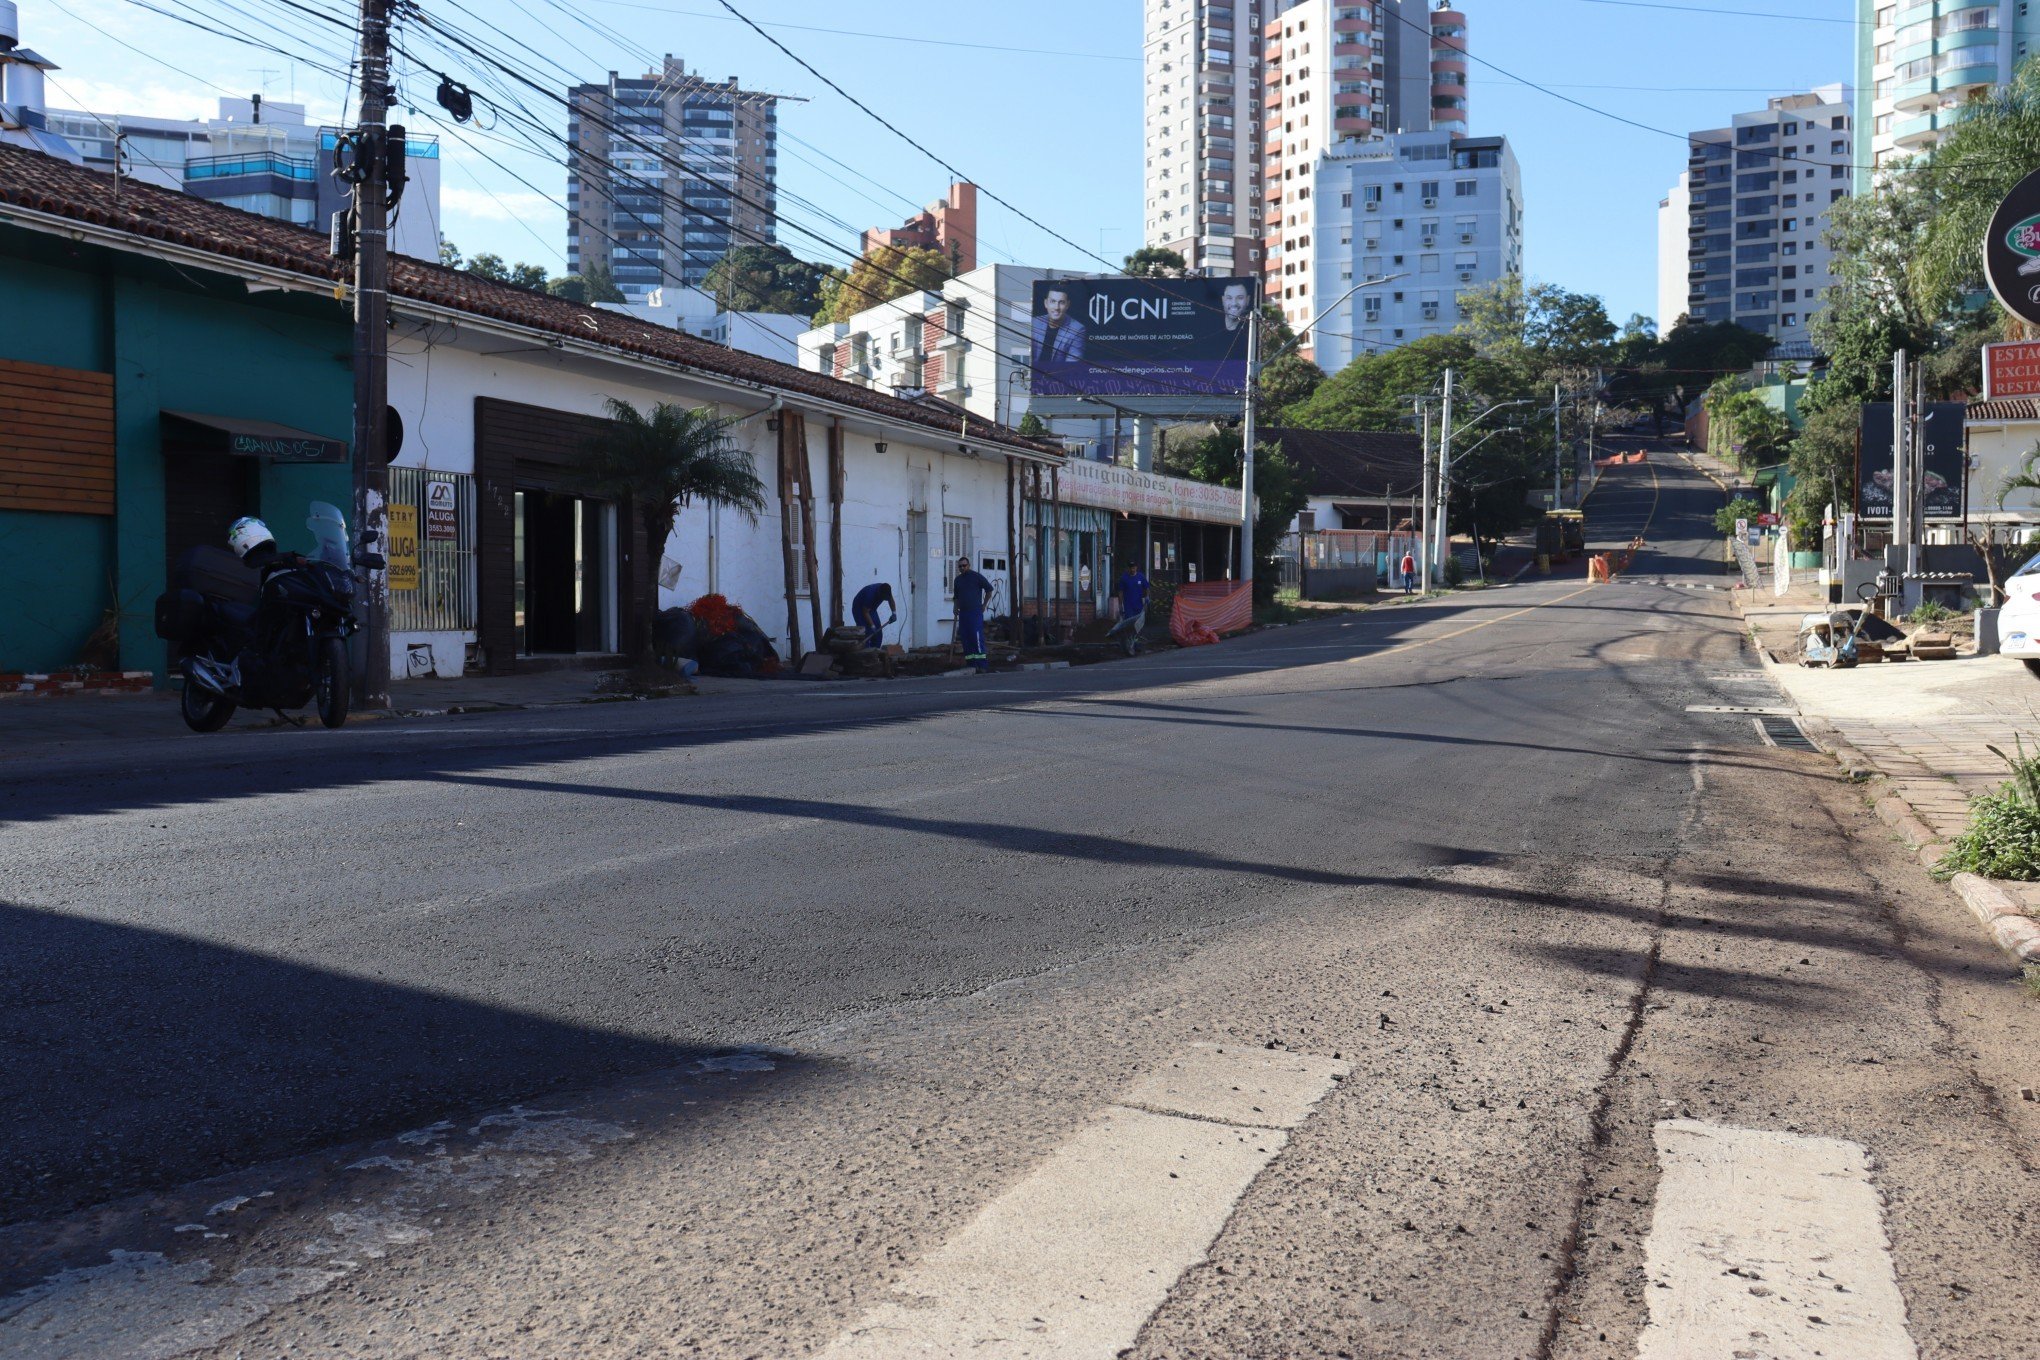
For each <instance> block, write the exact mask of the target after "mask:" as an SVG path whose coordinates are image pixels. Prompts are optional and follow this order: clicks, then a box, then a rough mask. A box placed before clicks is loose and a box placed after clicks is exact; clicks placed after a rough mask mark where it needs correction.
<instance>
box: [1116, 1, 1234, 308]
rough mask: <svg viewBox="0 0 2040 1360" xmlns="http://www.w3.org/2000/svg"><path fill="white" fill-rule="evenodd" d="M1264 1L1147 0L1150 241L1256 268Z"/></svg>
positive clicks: (1204, 261) (1228, 266) (1199, 267)
mask: <svg viewBox="0 0 2040 1360" xmlns="http://www.w3.org/2000/svg"><path fill="white" fill-rule="evenodd" d="M1262 6H1263V0H1146V19H1145V25H1144V29H1143V33H1144V35H1145V42H1144V44H1143V46H1142V52H1143V54H1144V57H1143V67H1144V80H1145V88H1146V103H1145V107H1144V110H1143V115H1142V124H1143V128H1144V132H1143V142H1144V146H1143V152H1144V156H1145V166H1146V170H1145V187H1146V194H1145V219H1146V230H1145V232H1144V233H1143V235H1144V239H1145V240H1146V242H1147V244H1149V245H1151V246H1166V247H1167V248H1169V249H1171V250H1175V251H1179V252H1181V254H1182V256H1183V258H1184V260H1186V261H1187V262H1188V263H1189V265H1190V268H1191V269H1192V270H1195V271H1197V272H1199V273H1211V274H1234V273H1246V272H1249V271H1250V270H1252V269H1253V268H1254V267H1255V264H1256V263H1257V260H1256V255H1255V252H1256V251H1257V249H1258V248H1259V237H1260V235H1261V74H1260V73H1261V15H1262V12H1263V10H1262Z"/></svg>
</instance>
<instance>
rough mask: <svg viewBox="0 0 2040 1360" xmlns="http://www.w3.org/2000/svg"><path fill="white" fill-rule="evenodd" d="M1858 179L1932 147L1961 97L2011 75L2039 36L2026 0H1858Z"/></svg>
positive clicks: (1862, 183)
mask: <svg viewBox="0 0 2040 1360" xmlns="http://www.w3.org/2000/svg"><path fill="white" fill-rule="evenodd" d="M1856 17H1857V21H1858V27H1857V29H1856V81H1855V85H1856V89H1855V108H1854V110H1853V113H1854V117H1855V137H1854V149H1855V150H1854V154H1855V164H1856V171H1855V175H1856V185H1857V187H1858V188H1859V189H1865V188H1867V187H1868V185H1869V176H1870V174H1871V171H1872V170H1873V169H1874V168H1875V167H1877V166H1882V165H1887V164H1889V163H1890V162H1891V161H1893V160H1896V159H1899V158H1901V157H1905V156H1911V155H1915V154H1917V153H1919V152H1921V151H1924V150H1926V149H1927V148H1928V147H1931V146H1933V145H1934V144H1935V143H1936V142H1938V141H1939V140H1940V138H1941V134H1942V133H1944V132H1946V131H1947V129H1948V128H1949V127H1950V126H1952V125H1953V124H1954V122H1955V120H1956V118H1957V117H1959V111H1960V109H1961V107H1962V105H1963V104H1964V103H1966V102H1967V101H1968V100H1970V99H1971V98H1973V97H1975V96H1976V95H1978V94H1981V93H1983V92H1985V91H1988V90H1990V89H1991V88H1993V87H1994V86H1998V85H2002V84H2004V83H2006V82H2007V81H2009V80H2010V79H2011V78H2012V72H2013V71H2014V70H2016V69H2017V68H2018V65H2019V63H2020V62H2022V61H2024V60H2025V59H2026V57H2027V55H2028V52H2029V51H2030V48H2031V44H2032V42H2033V41H2034V39H2035V37H2036V35H2040V8H2036V7H2034V6H2032V5H2031V4H2030V3H2029V0H1983V2H1982V3H1979V0H1924V3H1920V2H1918V0H1905V2H1903V3H1901V0H1858V3H1857V14H1856Z"/></svg>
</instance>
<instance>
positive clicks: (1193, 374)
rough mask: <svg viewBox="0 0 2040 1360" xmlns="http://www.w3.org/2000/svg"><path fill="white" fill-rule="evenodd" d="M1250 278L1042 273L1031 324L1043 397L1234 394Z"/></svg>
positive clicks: (1032, 360) (1034, 387)
mask: <svg viewBox="0 0 2040 1360" xmlns="http://www.w3.org/2000/svg"><path fill="white" fill-rule="evenodd" d="M1255 292H1256V288H1255V280H1253V279H1205V278H1194V279H1134V278H1103V279H1043V280H1040V281H1039V282H1037V283H1036V284H1035V285H1034V312H1033V316H1032V318H1031V324H1030V325H1029V328H1028V339H1029V344H1028V355H1027V363H1028V368H1029V372H1030V373H1031V375H1032V382H1031V384H1030V386H1029V389H1028V390H1029V391H1030V392H1031V393H1032V394H1033V395H1035V396H1037V397H1084V396H1101V397H1137V396H1183V395H1196V396H1207V397H1208V396H1233V395H1238V394H1240V393H1242V392H1244V391H1245V390H1246V386H1247V323H1248V320H1249V318H1251V317H1252V315H1253V310H1254V297H1255Z"/></svg>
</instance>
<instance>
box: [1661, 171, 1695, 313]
mask: <svg viewBox="0 0 2040 1360" xmlns="http://www.w3.org/2000/svg"><path fill="white" fill-rule="evenodd" d="M1692 206H1693V200H1692V194H1691V192H1690V191H1689V190H1688V189H1687V187H1686V173H1685V171H1683V170H1682V171H1680V172H1679V178H1678V181H1677V182H1676V183H1674V184H1673V185H1672V187H1671V190H1670V191H1669V192H1668V193H1666V194H1665V196H1664V197H1663V198H1661V199H1659V200H1658V205H1657V224H1658V225H1657V258H1658V269H1657V312H1656V314H1655V315H1656V317H1657V328H1658V335H1659V336H1661V337H1662V336H1664V335H1666V334H1668V333H1670V331H1671V329H1672V327H1673V326H1674V325H1675V324H1676V323H1677V322H1678V320H1679V318H1680V317H1682V316H1684V315H1685V314H1686V294H1687V293H1688V292H1690V291H1691V289H1690V287H1689V286H1688V285H1687V282H1686V228H1687V226H1688V221H1687V218H1688V215H1689V214H1690V213H1691V211H1692Z"/></svg>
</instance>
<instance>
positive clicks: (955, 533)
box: [942, 515, 977, 599]
mask: <svg viewBox="0 0 2040 1360" xmlns="http://www.w3.org/2000/svg"><path fill="white" fill-rule="evenodd" d="M963 557H968V558H970V559H971V561H972V562H976V561H977V557H976V556H975V555H974V554H973V553H972V552H971V545H970V517H969V516H968V515H944V516H943V517H942V596H943V598H944V599H948V598H949V597H950V596H951V595H952V594H953V593H954V591H955V586H956V563H957V559H959V558H963Z"/></svg>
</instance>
